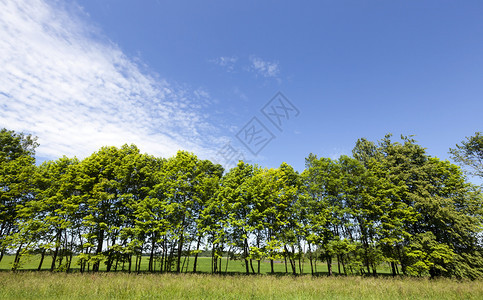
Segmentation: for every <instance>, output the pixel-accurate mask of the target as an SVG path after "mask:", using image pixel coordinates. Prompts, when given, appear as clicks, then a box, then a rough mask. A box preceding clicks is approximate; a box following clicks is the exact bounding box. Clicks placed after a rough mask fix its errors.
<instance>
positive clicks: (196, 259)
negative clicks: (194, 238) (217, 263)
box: [193, 236, 201, 273]
mask: <svg viewBox="0 0 483 300" xmlns="http://www.w3.org/2000/svg"><path fill="white" fill-rule="evenodd" d="M200 245H201V236H199V237H198V242H197V243H196V254H195V261H194V266H193V273H196V265H197V263H198V251H199V250H200Z"/></svg>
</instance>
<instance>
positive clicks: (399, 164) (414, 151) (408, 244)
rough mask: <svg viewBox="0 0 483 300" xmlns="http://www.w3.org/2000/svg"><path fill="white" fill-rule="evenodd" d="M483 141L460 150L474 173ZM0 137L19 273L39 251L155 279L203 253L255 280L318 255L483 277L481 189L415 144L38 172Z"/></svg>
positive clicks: (344, 263) (128, 156) (75, 163)
mask: <svg viewBox="0 0 483 300" xmlns="http://www.w3.org/2000/svg"><path fill="white" fill-rule="evenodd" d="M480 138H481V136H480V135H478V134H477V135H476V136H475V137H473V138H471V139H470V140H469V141H468V142H467V143H463V146H461V147H458V150H452V151H453V154H454V155H455V156H456V155H459V156H458V157H460V158H461V159H460V161H461V162H465V163H466V162H469V161H470V162H471V166H473V167H475V166H476V167H478V163H479V159H480V158H481V156H480V154H481V153H480V152H481V145H480V144H479V142H480ZM0 142H1V144H0V200H1V202H0V205H1V211H0V222H1V228H0V234H1V236H0V247H1V248H0V250H1V255H2V256H3V254H4V253H13V254H15V260H14V264H13V265H12V268H13V269H16V268H18V267H19V266H20V265H21V263H22V261H24V259H23V258H24V257H25V256H28V255H34V254H37V255H40V257H41V260H40V263H39V266H38V268H39V269H40V268H41V267H42V264H43V261H44V257H45V256H52V258H53V259H52V263H51V265H50V269H51V271H69V270H70V269H71V268H72V261H73V260H72V258H73V256H78V258H79V259H78V260H77V262H78V264H79V265H80V270H81V271H82V272H84V271H98V270H99V269H100V266H101V264H104V265H105V266H106V270H107V271H116V270H128V271H134V272H136V271H139V270H140V265H141V261H142V259H148V260H149V262H148V269H149V271H152V272H155V271H162V272H187V271H190V272H196V271H197V262H198V256H199V254H200V253H201V252H202V251H206V250H208V251H210V253H211V256H212V271H213V272H222V271H223V270H222V267H221V266H222V262H221V260H222V259H226V262H225V264H224V266H225V269H226V266H227V263H228V262H229V261H230V260H234V259H235V260H239V261H240V262H241V263H242V264H243V265H244V268H245V271H246V273H260V265H261V262H262V261H265V260H266V261H270V263H271V266H272V272H273V270H274V268H273V264H274V263H275V262H276V261H282V262H284V263H285V269H286V272H290V273H293V274H298V273H301V272H303V265H304V263H303V262H304V261H305V260H308V261H309V262H310V266H311V272H312V273H313V274H316V273H317V272H318V270H317V264H316V263H315V262H316V261H323V262H325V263H326V264H327V265H328V275H331V274H332V273H333V272H334V271H333V270H334V268H337V272H338V273H339V274H341V273H343V274H368V275H369V274H370V275H374V276H376V275H377V274H378V268H379V269H380V268H381V266H382V265H383V264H386V265H388V266H390V268H391V270H392V273H393V275H397V274H404V275H407V276H428V275H429V276H431V277H435V276H446V277H456V278H480V277H483V251H482V250H483V248H482V240H481V236H482V235H481V233H482V221H483V220H482V216H483V215H482V201H483V199H482V196H481V194H480V191H479V189H478V188H477V187H475V186H473V185H471V184H469V183H468V182H467V181H466V179H465V177H464V175H463V173H462V172H461V170H460V169H459V167H457V166H456V165H453V164H451V163H450V162H448V161H441V160H439V159H438V158H434V157H430V156H429V155H427V154H426V151H425V149H424V148H422V147H421V146H419V145H418V144H416V142H415V141H414V140H413V139H411V138H409V137H401V140H400V142H393V141H392V140H391V136H390V135H388V136H386V137H385V138H383V139H382V140H381V141H380V142H378V143H374V142H371V141H368V140H365V139H360V140H358V141H357V142H356V146H355V148H354V150H353V155H352V157H350V156H341V157H339V158H338V159H329V158H323V157H321V158H319V157H317V156H316V155H314V154H310V155H309V156H308V157H307V158H306V168H305V170H304V171H303V172H302V173H301V174H299V173H298V172H296V171H295V170H294V169H293V168H292V167H291V166H289V165H288V164H286V163H283V164H282V165H280V167H278V168H271V169H267V168H261V167H259V166H257V165H250V164H247V163H244V162H242V161H240V162H239V163H238V165H237V166H236V167H234V168H232V169H231V170H228V171H227V172H226V173H225V174H223V173H224V170H223V168H222V167H221V166H220V165H215V164H213V163H212V162H210V161H208V160H201V159H199V158H198V157H196V156H195V155H194V154H192V153H188V152H184V151H179V152H178V153H177V154H176V156H174V157H171V158H168V159H164V158H157V157H154V156H151V155H147V154H142V153H140V151H139V149H138V148H137V147H136V146H134V145H124V146H122V147H121V148H116V147H103V148H101V149H100V150H99V151H97V152H95V153H93V154H92V155H90V156H89V157H87V158H85V159H83V160H82V161H79V160H78V159H76V158H72V159H70V158H67V157H62V158H60V159H58V160H56V161H48V162H44V163H43V164H41V165H39V166H36V165H35V159H34V154H35V153H34V149H35V147H36V146H37V144H36V142H35V139H34V138H32V137H31V136H25V135H22V134H17V133H15V132H13V131H8V130H5V129H3V130H2V131H1V132H0ZM478 147H480V148H478ZM478 149H479V150H478ZM458 151H459V152H458ZM478 151H480V152H478ZM463 158H465V159H467V160H465V161H463ZM476 169H477V168H476ZM0 259H1V257H0ZM22 259H23V260H22ZM190 259H192V260H193V261H192V262H191V263H190V262H189V260H190ZM188 266H192V267H191V268H190V269H188Z"/></svg>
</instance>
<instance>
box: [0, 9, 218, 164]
mask: <svg viewBox="0 0 483 300" xmlns="http://www.w3.org/2000/svg"><path fill="white" fill-rule="evenodd" d="M55 4H56V5H55V7H56V8H54V5H50V3H45V2H43V1H41V0H32V1H5V2H4V1H2V2H0V35H1V36H2V38H1V39H0V65H1V66H2V68H0V127H6V128H8V129H13V130H17V131H23V132H28V133H32V134H34V135H37V136H38V137H39V142H40V147H39V148H38V151H37V153H38V156H39V157H43V158H47V159H55V158H57V157H59V156H62V155H68V156H74V155H76V156H79V157H85V156H87V155H89V154H90V153H92V152H94V151H96V150H97V149H99V147H101V146H105V145H116V146H120V145H122V144H124V143H134V144H136V145H138V146H139V147H140V148H141V150H142V151H145V152H148V153H150V154H155V155H160V156H165V157H166V156H171V155H173V154H174V153H175V152H176V151H177V150H178V149H186V150H189V151H193V152H195V153H196V154H198V155H200V156H205V157H206V156H209V155H211V154H212V153H214V152H216V150H217V149H218V147H219V146H218V144H219V142H220V141H221V140H223V137H216V133H217V129H216V128H215V127H214V126H213V125H212V124H210V122H209V119H208V116H207V115H206V114H203V113H202V112H203V110H204V108H206V107H207V106H208V105H209V102H210V100H209V94H208V92H206V91H204V90H195V91H190V90H186V89H183V88H178V87H177V86H176V85H175V84H173V83H169V82H168V81H167V80H164V79H159V78H157V76H156V74H154V73H152V72H149V71H145V70H142V68H141V67H140V66H139V65H138V64H136V63H135V62H133V60H132V59H130V58H129V57H127V56H126V55H124V54H123V52H122V50H121V49H120V48H119V47H118V46H116V45H114V44H113V43H112V42H110V41H109V40H108V39H107V38H105V37H103V36H102V35H101V34H99V30H98V29H97V28H94V27H92V26H90V25H89V24H88V23H87V22H86V21H85V19H86V16H84V15H82V11H81V9H79V8H75V13H74V14H73V13H72V12H71V9H70V8H69V9H67V8H65V7H64V8H62V5H59V3H57V2H56V3H55ZM59 6H60V8H59Z"/></svg>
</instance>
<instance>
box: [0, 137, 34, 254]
mask: <svg viewBox="0 0 483 300" xmlns="http://www.w3.org/2000/svg"><path fill="white" fill-rule="evenodd" d="M36 140H37V138H35V137H33V136H32V135H25V134H23V133H15V132H14V131H12V130H7V129H2V130H0V261H1V260H2V258H3V255H4V253H5V251H6V249H7V246H9V243H8V241H7V237H8V236H10V235H12V234H15V233H16V231H17V230H18V228H17V226H16V225H15V221H16V219H17V213H18V211H17V205H21V204H24V203H26V202H28V201H29V200H30V199H32V198H33V197H34V196H35V193H34V178H35V172H36V167H35V157H34V155H35V148H36V147H37V146H38V144H37V142H36ZM21 248H22V244H20V245H19V247H18V249H17V257H16V259H17V258H18V254H19V253H20V251H21Z"/></svg>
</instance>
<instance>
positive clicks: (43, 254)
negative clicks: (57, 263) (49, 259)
mask: <svg viewBox="0 0 483 300" xmlns="http://www.w3.org/2000/svg"><path fill="white" fill-rule="evenodd" d="M44 258H45V248H44V249H42V255H41V256H40V263H39V267H38V268H37V271H40V270H41V269H42V264H43V263H44Z"/></svg>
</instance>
